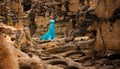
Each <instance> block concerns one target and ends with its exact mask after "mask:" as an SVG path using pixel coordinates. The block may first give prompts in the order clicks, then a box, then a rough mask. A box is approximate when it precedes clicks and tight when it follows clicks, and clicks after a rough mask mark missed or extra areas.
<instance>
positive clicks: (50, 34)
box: [40, 19, 56, 40]
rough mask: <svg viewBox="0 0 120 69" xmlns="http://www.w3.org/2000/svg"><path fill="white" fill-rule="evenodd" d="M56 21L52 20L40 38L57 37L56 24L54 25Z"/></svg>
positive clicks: (49, 38)
mask: <svg viewBox="0 0 120 69" xmlns="http://www.w3.org/2000/svg"><path fill="white" fill-rule="evenodd" d="M54 23H55V21H54V19H51V20H50V27H49V30H48V31H47V32H46V33H45V34H44V35H42V36H41V37H40V40H52V39H54V38H55V36H56V34H55V25H54Z"/></svg>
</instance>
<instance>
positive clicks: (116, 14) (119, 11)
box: [109, 7, 120, 23]
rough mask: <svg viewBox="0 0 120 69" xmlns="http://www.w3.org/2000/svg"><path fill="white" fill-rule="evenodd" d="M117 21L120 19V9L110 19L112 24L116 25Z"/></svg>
mask: <svg viewBox="0 0 120 69" xmlns="http://www.w3.org/2000/svg"><path fill="white" fill-rule="evenodd" d="M117 19H120V7H118V8H117V9H116V10H115V11H114V12H113V15H112V17H111V18H110V19H109V21H110V22H111V23H114V22H115V21H116V20H117Z"/></svg>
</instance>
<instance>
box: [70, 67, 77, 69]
mask: <svg viewBox="0 0 120 69" xmlns="http://www.w3.org/2000/svg"><path fill="white" fill-rule="evenodd" d="M68 69H79V68H77V67H69V68H68Z"/></svg>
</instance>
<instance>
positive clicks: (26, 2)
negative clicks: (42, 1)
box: [22, 0, 32, 11]
mask: <svg viewBox="0 0 120 69" xmlns="http://www.w3.org/2000/svg"><path fill="white" fill-rule="evenodd" d="M22 5H23V10H24V11H28V10H30V8H31V5H32V2H31V0H24V1H23V3H22Z"/></svg>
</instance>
